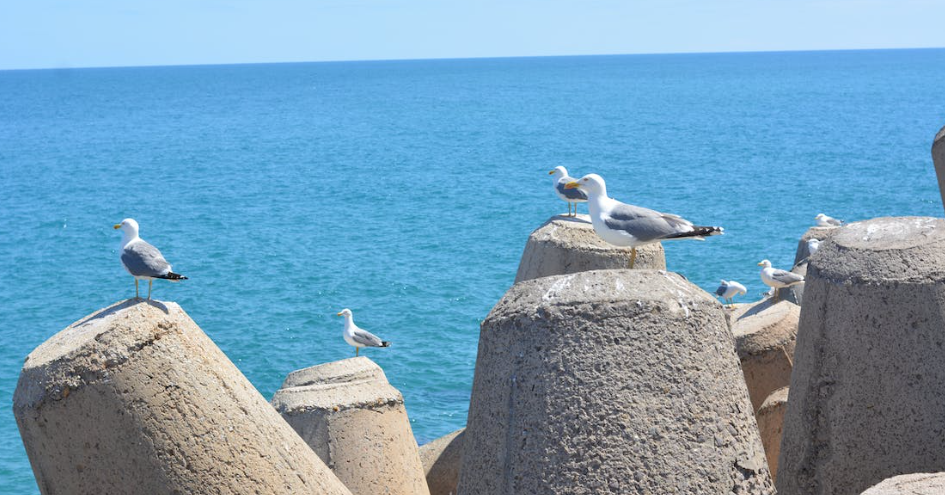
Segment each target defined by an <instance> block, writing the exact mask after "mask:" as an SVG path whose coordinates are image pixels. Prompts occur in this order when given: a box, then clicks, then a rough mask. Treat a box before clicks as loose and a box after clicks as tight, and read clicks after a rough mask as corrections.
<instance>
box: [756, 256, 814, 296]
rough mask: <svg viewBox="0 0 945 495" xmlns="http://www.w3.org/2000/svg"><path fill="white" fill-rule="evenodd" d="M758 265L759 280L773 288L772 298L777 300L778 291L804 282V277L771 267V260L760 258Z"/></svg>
mask: <svg viewBox="0 0 945 495" xmlns="http://www.w3.org/2000/svg"><path fill="white" fill-rule="evenodd" d="M758 266H760V267H762V268H761V281H762V282H764V283H765V285H767V286H768V287H771V288H772V289H774V296H773V297H774V300H775V302H777V300H778V291H779V290H781V289H783V288H785V287H790V286H792V285H797V284H800V283H803V282H804V277H802V276H800V275H798V274H796V273H794V272H789V271H787V270H782V269H780V268H772V267H771V262H770V261H768V260H761V263H758Z"/></svg>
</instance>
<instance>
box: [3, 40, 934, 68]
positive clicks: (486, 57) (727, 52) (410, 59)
mask: <svg viewBox="0 0 945 495" xmlns="http://www.w3.org/2000/svg"><path fill="white" fill-rule="evenodd" d="M942 49H945V47H941V46H919V47H897V48H816V49H809V50H721V51H704V52H700V51H691V52H686V51H683V52H638V53H579V54H570V55H499V56H489V55H484V56H474V57H405V58H363V59H359V58H354V59H326V60H283V61H278V62H218V63H217V62H209V63H192V64H191V63H185V64H143V65H90V66H79V67H72V66H69V67H32V68H9V69H0V72H17V71H46V70H49V71H56V70H85V69H145V68H172V67H226V66H240V65H285V64H339V63H352V62H422V61H450V60H503V59H525V58H570V57H630V56H656V55H737V54H758V53H819V52H867V51H871V52H876V51H906V50H942Z"/></svg>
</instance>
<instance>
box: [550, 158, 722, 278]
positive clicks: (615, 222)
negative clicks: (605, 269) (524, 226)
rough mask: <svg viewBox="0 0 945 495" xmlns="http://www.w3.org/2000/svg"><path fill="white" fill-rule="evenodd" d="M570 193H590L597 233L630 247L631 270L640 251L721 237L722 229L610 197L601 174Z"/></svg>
mask: <svg viewBox="0 0 945 495" xmlns="http://www.w3.org/2000/svg"><path fill="white" fill-rule="evenodd" d="M565 188H567V189H575V188H577V189H580V190H582V191H584V192H586V193H587V198H588V199H587V209H588V212H589V213H590V214H591V223H592V224H593V225H594V232H597V235H599V236H600V237H601V239H603V240H604V241H606V242H608V243H610V244H613V245H615V246H621V247H630V248H632V249H631V251H630V268H633V262H634V261H635V260H636V258H637V247H638V246H643V245H646V244H652V243H655V242H660V241H668V240H673V239H696V240H700V241H703V240H705V238H706V237H708V236H712V235H719V234H721V233H722V232H723V230H724V229H722V227H703V226H698V225H693V224H692V222H690V221H689V220H686V219H685V218H682V217H680V216H679V215H673V214H671V213H660V212H658V211H655V210H651V209H648V208H642V207H639V206H633V205H628V204H626V203H621V202H620V201H617V200H615V199H611V198H609V197H607V185H606V184H605V183H604V179H603V178H602V177H601V176H599V175H597V174H589V175H585V176H584V177H581V179H580V180H578V181H575V182H569V183H567V184H566V185H565Z"/></svg>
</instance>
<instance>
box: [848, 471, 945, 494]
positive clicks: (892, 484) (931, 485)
mask: <svg viewBox="0 0 945 495" xmlns="http://www.w3.org/2000/svg"><path fill="white" fill-rule="evenodd" d="M943 493H945V473H913V474H903V475H901V476H895V477H893V478H889V479H887V480H885V481H883V482H882V483H879V484H878V485H876V486H874V487H872V488H870V489H869V490H866V491H865V492H863V494H862V495H942V494H943Z"/></svg>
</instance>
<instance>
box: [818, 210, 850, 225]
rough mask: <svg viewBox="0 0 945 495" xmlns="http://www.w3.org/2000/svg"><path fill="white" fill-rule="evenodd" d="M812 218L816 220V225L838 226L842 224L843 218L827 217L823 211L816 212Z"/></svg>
mask: <svg viewBox="0 0 945 495" xmlns="http://www.w3.org/2000/svg"><path fill="white" fill-rule="evenodd" d="M814 220H817V226H818V227H839V226H841V225H843V220H837V219H836V218H833V217H828V216H827V215H824V214H823V213H818V214H817V216H816V217H814Z"/></svg>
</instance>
